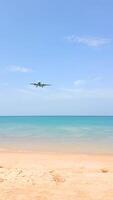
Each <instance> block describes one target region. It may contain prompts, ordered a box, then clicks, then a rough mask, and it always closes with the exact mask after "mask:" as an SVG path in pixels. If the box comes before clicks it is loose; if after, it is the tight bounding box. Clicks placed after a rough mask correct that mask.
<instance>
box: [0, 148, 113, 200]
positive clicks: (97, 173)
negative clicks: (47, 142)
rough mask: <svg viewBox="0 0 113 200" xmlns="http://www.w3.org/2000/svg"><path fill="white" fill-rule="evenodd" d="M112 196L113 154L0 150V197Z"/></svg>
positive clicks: (86, 199)
mask: <svg viewBox="0 0 113 200" xmlns="http://www.w3.org/2000/svg"><path fill="white" fill-rule="evenodd" d="M112 198H113V156H112V155H81V154H67V153H66V154H60V153H59V154H56V153H39V152H16V151H15V152H9V151H4V150H2V151H0V200H75V199H76V200H95V199H96V200H112Z"/></svg>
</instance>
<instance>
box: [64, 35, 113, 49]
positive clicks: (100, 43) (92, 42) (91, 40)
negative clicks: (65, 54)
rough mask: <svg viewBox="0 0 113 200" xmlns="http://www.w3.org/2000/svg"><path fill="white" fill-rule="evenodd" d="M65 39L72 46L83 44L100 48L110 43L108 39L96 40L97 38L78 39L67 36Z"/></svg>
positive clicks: (77, 37) (73, 36)
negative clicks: (72, 44)
mask: <svg viewBox="0 0 113 200" xmlns="http://www.w3.org/2000/svg"><path fill="white" fill-rule="evenodd" d="M66 39H67V40H68V41H70V42H72V43H74V44H77V43H78V44H83V45H86V46H90V47H101V46H103V45H107V44H109V43H111V41H112V40H111V39H110V38H98V37H80V36H75V35H72V36H68V37H66Z"/></svg>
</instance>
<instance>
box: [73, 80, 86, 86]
mask: <svg viewBox="0 0 113 200" xmlns="http://www.w3.org/2000/svg"><path fill="white" fill-rule="evenodd" d="M85 83H86V80H76V81H74V85H75V86H82V85H84V84H85Z"/></svg>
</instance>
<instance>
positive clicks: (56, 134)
mask: <svg viewBox="0 0 113 200" xmlns="http://www.w3.org/2000/svg"><path fill="white" fill-rule="evenodd" d="M9 147H10V148H18V149H30V150H31V149H32V150H41V151H47V150H48V151H66V152H80V153H113V117H74V116H56V117H0V148H9Z"/></svg>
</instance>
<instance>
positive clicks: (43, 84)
mask: <svg viewBox="0 0 113 200" xmlns="http://www.w3.org/2000/svg"><path fill="white" fill-rule="evenodd" d="M30 85H34V86H35V87H41V88H43V87H45V86H51V85H50V84H46V83H41V82H38V83H30Z"/></svg>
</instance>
